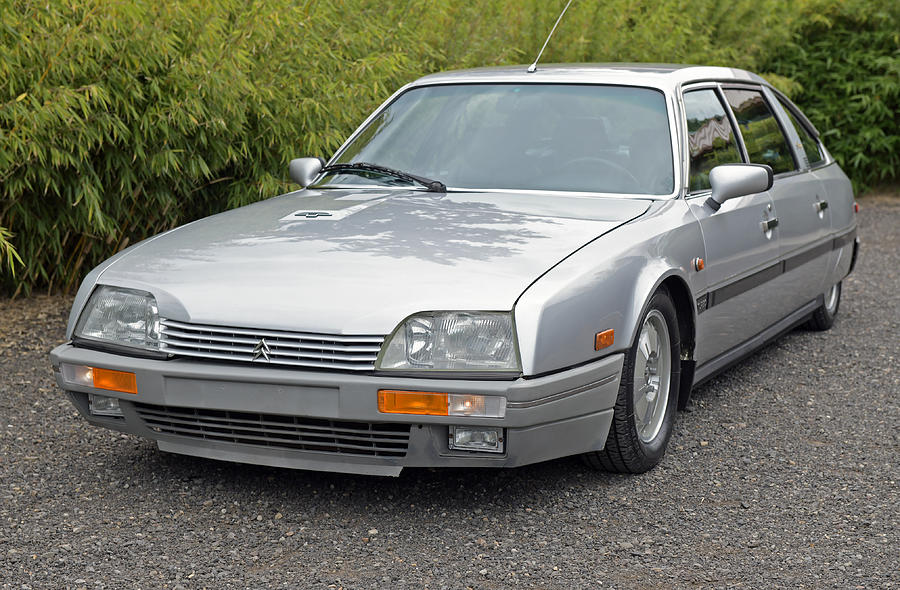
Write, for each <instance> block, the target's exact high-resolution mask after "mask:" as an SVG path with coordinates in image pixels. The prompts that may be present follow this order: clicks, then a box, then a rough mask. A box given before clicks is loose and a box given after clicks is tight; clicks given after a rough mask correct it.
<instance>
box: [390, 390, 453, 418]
mask: <svg viewBox="0 0 900 590" xmlns="http://www.w3.org/2000/svg"><path fill="white" fill-rule="evenodd" d="M378 411H379V412H383V413H385V414H420V415H425V416H447V415H449V412H448V406H447V394H446V393H433V392H428V391H394V390H392V389H380V390H378Z"/></svg>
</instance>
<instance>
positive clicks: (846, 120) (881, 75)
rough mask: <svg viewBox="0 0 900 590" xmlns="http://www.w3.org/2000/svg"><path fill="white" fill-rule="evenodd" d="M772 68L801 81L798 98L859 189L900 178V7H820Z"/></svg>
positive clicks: (885, 0) (877, 1)
mask: <svg viewBox="0 0 900 590" xmlns="http://www.w3.org/2000/svg"><path fill="white" fill-rule="evenodd" d="M765 67H766V68H767V69H769V70H771V71H773V72H775V73H777V74H780V75H781V76H785V77H787V78H790V79H791V80H793V81H794V84H795V88H794V89H793V91H791V92H790V94H791V96H792V98H793V100H794V101H795V102H797V104H798V105H799V106H800V107H801V108H802V109H803V110H804V112H805V113H806V115H807V116H808V117H809V118H810V119H811V120H812V121H813V123H814V124H815V125H816V126H817V127H818V128H819V130H820V131H822V132H823V133H822V139H823V141H824V143H825V145H826V146H827V147H828V149H829V150H830V151H831V152H832V154H833V155H834V156H835V158H836V159H837V160H838V162H839V163H840V164H841V166H842V167H843V168H844V170H845V171H846V172H847V174H848V175H849V176H850V177H851V178H852V179H853V181H854V184H855V185H856V188H857V190H860V189H864V188H867V187H869V186H871V185H875V184H879V183H888V182H896V180H897V179H898V177H900V4H898V3H897V2H896V1H894V0H874V1H873V0H863V1H860V0H852V1H848V2H817V3H815V4H814V5H811V6H809V11H808V14H807V15H806V18H804V24H803V26H801V27H800V28H799V30H798V31H797V33H796V34H795V36H794V39H793V40H792V42H790V43H788V44H785V45H783V46H780V47H778V48H777V49H776V50H775V51H774V52H773V53H772V55H771V56H770V57H769V58H768V61H767V63H766V64H765Z"/></svg>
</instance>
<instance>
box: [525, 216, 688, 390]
mask: <svg viewBox="0 0 900 590" xmlns="http://www.w3.org/2000/svg"><path fill="white" fill-rule="evenodd" d="M704 256H705V252H704V246H703V239H702V235H701V233H700V226H699V224H698V223H697V221H696V219H695V218H694V216H693V215H692V214H691V212H690V210H689V208H688V206H687V205H686V204H685V202H684V201H682V200H667V201H658V202H656V203H654V204H653V206H651V207H650V209H649V210H648V211H647V213H646V214H644V215H643V216H641V217H639V218H638V219H635V220H634V221H631V222H629V223H627V224H625V225H623V226H621V227H619V228H617V229H616V230H613V231H612V232H610V233H608V234H606V235H604V236H602V237H600V238H598V239H597V240H595V241H593V242H591V243H590V244H588V245H587V246H585V247H583V248H581V249H580V250H578V251H577V252H575V253H573V254H572V255H571V256H569V257H568V258H566V259H565V260H564V261H562V262H561V263H560V264H558V265H557V266H555V267H554V268H553V269H551V270H550V271H549V272H547V273H546V274H545V275H543V276H542V277H541V278H540V279H538V280H537V281H536V282H535V283H533V284H532V285H531V286H530V287H529V288H528V289H527V290H526V291H525V292H524V293H523V294H522V295H521V296H520V298H519V300H518V301H517V302H516V306H515V318H516V330H517V334H518V339H519V351H520V355H521V359H522V370H523V373H524V374H525V375H527V376H533V375H542V374H545V373H551V372H554V371H558V370H561V369H564V368H567V367H572V366H576V365H579V364H583V363H587V362H590V361H592V360H595V359H597V358H600V357H602V356H606V355H608V354H610V353H614V352H621V351H624V350H626V349H627V348H628V347H629V346H630V345H631V343H632V341H633V339H634V334H635V332H636V330H637V326H638V322H639V320H640V319H641V316H642V314H643V311H644V306H645V305H646V303H647V301H648V300H649V299H650V297H651V296H652V295H653V293H654V292H655V291H656V290H657V289H658V288H659V286H660V284H661V283H662V282H663V281H665V280H667V279H669V278H670V277H677V278H678V280H680V281H683V283H684V285H686V286H687V289H688V291H689V292H690V300H689V301H691V302H692V301H693V300H694V294H695V293H698V292H703V291H705V289H706V284H705V280H704V277H703V273H698V272H695V271H694V270H693V269H692V260H693V259H694V258H697V257H701V258H702V257H704ZM688 307H689V309H690V312H689V313H690V314H691V321H692V322H693V320H694V319H695V317H694V316H695V314H696V309H695V306H694V305H693V304H690V305H689V306H688ZM610 329H612V330H615V339H614V342H613V345H612V346H611V347H608V348H605V349H603V350H600V351H597V350H594V337H595V335H596V334H597V333H598V332H602V331H605V330H610Z"/></svg>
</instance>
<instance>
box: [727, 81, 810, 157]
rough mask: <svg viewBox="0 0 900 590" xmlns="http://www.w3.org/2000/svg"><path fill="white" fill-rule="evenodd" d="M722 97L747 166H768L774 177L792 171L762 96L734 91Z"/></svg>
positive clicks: (775, 122) (788, 151)
mask: <svg viewBox="0 0 900 590" xmlns="http://www.w3.org/2000/svg"><path fill="white" fill-rule="evenodd" d="M724 93H725V99H726V100H727V101H728V104H729V105H731V110H732V111H733V112H734V118H735V119H736V120H737V123H738V126H740V128H741V135H742V136H743V138H744V145H745V146H746V147H747V156H748V157H749V158H750V162H752V163H753V164H768V165H769V166H771V167H772V172H774V173H775V174H779V173H781V172H790V171H791V170H795V169H796V165H795V163H794V156H793V154H792V153H791V148H790V146H789V145H788V141H787V139H786V138H785V136H784V132H783V131H782V130H781V126H780V125H779V124H778V120H777V119H776V118H775V115H774V114H773V113H772V109H771V108H769V104H768V103H767V102H766V99H765V98H764V97H763V95H762V93H761V92H759V91H756V90H743V89H735V88H730V89H726V90H725V91H724Z"/></svg>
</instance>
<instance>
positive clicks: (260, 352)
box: [251, 338, 272, 362]
mask: <svg viewBox="0 0 900 590" xmlns="http://www.w3.org/2000/svg"><path fill="white" fill-rule="evenodd" d="M270 352H272V351H271V350H269V343H268V342H266V339H265V338H260V339H259V342H257V343H256V346H255V347H253V359H251V360H254V361H255V360H256V359H258V358H259V357H263V358H264V359H266V362H269V353H270Z"/></svg>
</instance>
